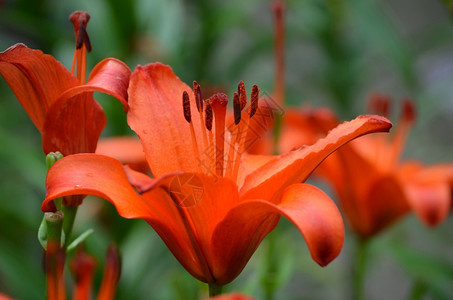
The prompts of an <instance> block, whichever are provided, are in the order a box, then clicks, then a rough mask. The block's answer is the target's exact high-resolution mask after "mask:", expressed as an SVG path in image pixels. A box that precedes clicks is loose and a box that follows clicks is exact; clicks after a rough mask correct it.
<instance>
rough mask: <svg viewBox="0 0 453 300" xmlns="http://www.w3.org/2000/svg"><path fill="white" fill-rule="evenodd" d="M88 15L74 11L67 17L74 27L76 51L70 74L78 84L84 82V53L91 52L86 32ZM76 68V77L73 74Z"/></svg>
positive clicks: (85, 62) (85, 60) (85, 61)
mask: <svg viewBox="0 0 453 300" xmlns="http://www.w3.org/2000/svg"><path fill="white" fill-rule="evenodd" d="M89 20H90V15H89V14H88V13H87V12H84V11H75V12H73V13H72V14H71V15H70V16H69V21H71V22H72V24H73V25H74V31H75V38H76V49H75V51H74V58H73V60H72V67H71V72H72V74H73V75H74V76H76V77H77V78H78V79H79V82H80V84H85V80H86V64H87V58H86V52H87V51H88V52H90V51H91V42H90V38H89V37H88V33H87V31H86V28H87V25H88V21H89ZM76 68H77V75H76V74H75V72H76Z"/></svg>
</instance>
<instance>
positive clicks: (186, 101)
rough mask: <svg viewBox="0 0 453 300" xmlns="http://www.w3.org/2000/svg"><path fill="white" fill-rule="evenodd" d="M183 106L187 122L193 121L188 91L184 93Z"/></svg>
mask: <svg viewBox="0 0 453 300" xmlns="http://www.w3.org/2000/svg"><path fill="white" fill-rule="evenodd" d="M182 108H183V110H184V119H186V121H187V123H190V122H192V115H191V113H190V99H189V94H187V92H186V91H184V92H183V93H182Z"/></svg>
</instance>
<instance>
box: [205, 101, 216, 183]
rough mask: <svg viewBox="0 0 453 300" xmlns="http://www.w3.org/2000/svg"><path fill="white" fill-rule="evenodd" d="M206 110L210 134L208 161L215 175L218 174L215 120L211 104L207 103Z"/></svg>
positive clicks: (207, 126) (207, 127)
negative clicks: (213, 128) (214, 141)
mask: <svg viewBox="0 0 453 300" xmlns="http://www.w3.org/2000/svg"><path fill="white" fill-rule="evenodd" d="M205 104H206V109H205V112H206V123H205V125H206V129H207V130H208V134H209V141H208V145H209V146H208V147H209V148H207V151H208V159H209V162H208V164H209V168H210V171H211V173H212V174H215V173H216V170H215V157H214V155H215V151H214V149H215V148H214V143H213V139H214V138H213V136H212V120H213V117H214V116H213V114H212V113H213V112H212V106H211V104H210V103H209V101H206V103H205Z"/></svg>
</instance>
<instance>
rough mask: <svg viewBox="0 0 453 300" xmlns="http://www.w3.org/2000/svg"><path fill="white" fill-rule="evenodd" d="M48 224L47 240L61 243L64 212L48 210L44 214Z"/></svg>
mask: <svg viewBox="0 0 453 300" xmlns="http://www.w3.org/2000/svg"><path fill="white" fill-rule="evenodd" d="M44 219H45V220H46V225H47V240H48V241H51V242H54V243H56V244H59V243H60V241H61V224H62V222H63V219H64V214H63V213H62V212H61V211H57V212H55V213H52V212H47V213H45V214H44Z"/></svg>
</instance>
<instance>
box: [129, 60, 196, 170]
mask: <svg viewBox="0 0 453 300" xmlns="http://www.w3.org/2000/svg"><path fill="white" fill-rule="evenodd" d="M184 91H187V92H188V94H189V98H190V101H191V103H192V104H193V105H191V112H192V116H195V115H197V114H198V112H197V110H196V108H195V105H194V104H195V100H194V99H193V93H192V92H191V91H192V89H191V88H190V87H189V86H188V85H186V84H185V83H183V82H182V81H181V80H180V79H179V78H178V77H177V76H176V75H175V74H174V73H173V71H172V70H171V68H170V67H169V66H166V65H163V64H161V63H154V64H149V65H146V66H138V67H137V68H136V69H135V71H134V73H133V74H132V76H131V81H130V86H129V112H128V116H127V121H128V123H129V126H130V127H131V128H132V130H134V131H135V132H136V133H137V135H138V136H139V137H140V140H141V142H142V144H143V148H144V151H145V153H146V159H147V161H148V164H149V166H150V168H151V171H152V173H153V174H154V176H155V177H161V176H163V175H164V174H168V173H173V172H177V171H183V172H190V171H193V170H197V168H198V166H199V164H200V162H199V160H198V159H197V156H196V153H195V152H194V150H193V146H192V140H191V134H190V129H189V128H190V127H189V124H188V123H187V122H186V120H185V119H184V117H183V107H182V94H183V92H184ZM192 122H193V124H194V128H195V133H196V134H195V135H196V136H198V137H201V136H202V135H201V128H200V121H199V118H192ZM200 142H201V141H200ZM202 150H203V149H199V151H200V152H202Z"/></svg>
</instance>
